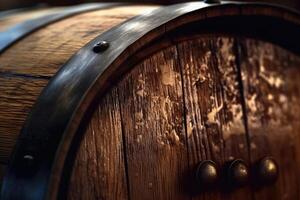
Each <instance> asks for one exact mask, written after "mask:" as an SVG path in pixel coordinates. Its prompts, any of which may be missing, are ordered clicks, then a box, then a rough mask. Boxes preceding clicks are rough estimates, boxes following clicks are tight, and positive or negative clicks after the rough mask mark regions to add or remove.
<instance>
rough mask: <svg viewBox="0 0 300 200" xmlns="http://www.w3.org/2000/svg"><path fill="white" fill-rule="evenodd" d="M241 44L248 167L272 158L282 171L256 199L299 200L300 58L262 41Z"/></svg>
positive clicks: (260, 191)
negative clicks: (249, 147)
mask: <svg viewBox="0 0 300 200" xmlns="http://www.w3.org/2000/svg"><path fill="white" fill-rule="evenodd" d="M240 44H241V47H240V52H241V69H242V77H243V83H244V94H245V98H246V107H247V117H248V126H249V135H250V137H251V145H250V146H251V156H252V162H256V161H257V160H259V159H261V158H262V157H263V156H273V157H274V158H275V159H276V160H277V162H278V164H279V167H280V177H279V180H278V182H277V183H276V184H275V185H274V186H269V187H266V188H261V189H259V188H258V189H257V191H256V193H255V197H256V199H278V200H279V199H287V200H289V199H290V200H293V199H299V198H300V196H299V192H300V183H299V180H300V179H299V178H300V174H299V173H300V172H299V168H300V165H299V164H300V160H299V156H300V154H299V153H300V136H299V130H300V115H299V113H300V104H299V102H300V83H299V80H300V68H299V66H300V58H299V56H296V55H294V54H292V53H290V52H288V51H286V50H284V49H282V48H279V47H276V46H274V45H272V44H268V43H264V42H260V41H254V40H250V39H245V40H242V41H241V43H240Z"/></svg>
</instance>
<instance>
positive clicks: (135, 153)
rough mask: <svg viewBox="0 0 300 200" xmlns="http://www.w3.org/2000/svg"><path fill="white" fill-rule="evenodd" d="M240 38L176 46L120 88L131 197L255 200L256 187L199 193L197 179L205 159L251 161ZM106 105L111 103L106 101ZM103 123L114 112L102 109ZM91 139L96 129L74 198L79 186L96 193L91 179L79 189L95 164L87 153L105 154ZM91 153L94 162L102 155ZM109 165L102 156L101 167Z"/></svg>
mask: <svg viewBox="0 0 300 200" xmlns="http://www.w3.org/2000/svg"><path fill="white" fill-rule="evenodd" d="M233 42H234V40H233V39H231V38H219V39H210V38H205V39H202V40H195V41H189V42H184V43H181V44H179V45H177V46H176V45H174V46H171V47H169V48H167V49H165V50H163V51H160V52H158V53H155V54H154V55H152V56H151V57H150V58H147V59H145V60H144V61H143V62H141V63H140V64H138V65H137V66H135V67H134V69H133V70H132V71H131V72H130V73H129V74H127V75H126V76H125V77H123V78H122V80H121V81H120V82H119V83H118V85H117V86H116V88H117V89H118V91H119V94H118V95H117V94H115V95H114V96H113V97H112V98H113V99H120V108H119V109H118V108H116V107H114V108H116V109H118V111H119V112H120V113H121V120H122V127H123V129H122V131H123V133H122V134H123V139H124V141H123V144H124V154H125V155H124V159H125V161H126V162H125V163H126V169H127V173H128V179H127V181H128V182H127V184H128V188H129V193H128V194H129V197H130V199H141V198H143V199H191V198H193V199H238V198H241V197H243V198H244V199H251V195H248V196H245V195H244V194H245V193H247V192H248V193H251V192H250V191H249V188H247V189H242V190H239V191H237V192H235V193H232V194H230V193H225V192H224V191H222V189H220V188H219V192H212V193H209V194H203V195H200V196H198V195H199V194H197V193H194V192H195V190H194V189H195V188H194V182H193V180H192V179H193V178H192V176H193V170H194V168H195V166H196V165H197V164H198V163H199V162H200V161H201V160H204V159H212V160H215V161H216V162H217V163H218V164H219V165H220V166H221V165H223V164H224V163H225V162H228V161H231V160H232V159H235V158H242V159H245V160H246V161H247V160H248V151H247V149H248V148H247V142H246V132H245V127H244V125H243V114H242V108H241V102H240V101H241V95H240V94H241V93H240V90H239V80H238V76H237V75H238V71H237V66H236V64H235V56H234V54H233V51H234V46H233V44H234V43H233ZM219 49H220V50H219ZM108 95H109V96H110V95H111V94H108ZM113 102H114V101H112V104H113ZM103 107H107V105H106V104H103V103H100V104H99V108H103ZM110 108H113V107H112V106H110ZM96 112H97V111H96ZM111 112H116V111H111ZM99 117H103V119H101V118H99ZM95 120H96V121H99V122H98V123H99V124H101V123H103V121H105V120H106V117H104V116H99V115H96V114H94V116H93V118H92V121H91V123H90V125H89V127H91V126H92V124H93V121H95ZM95 132H97V133H98V134H97V135H98V136H99V138H98V137H97V140H101V138H100V137H103V134H104V133H105V132H106V131H105V129H102V128H101V127H100V126H99V129H98V130H96V131H95ZM101 132H102V133H101ZM106 137H111V136H108V135H106ZM91 139H92V138H90V132H89V128H88V129H87V132H86V133H85V135H84V140H83V142H82V143H81V146H80V149H79V153H78V154H77V158H76V162H75V166H74V170H73V174H72V179H71V180H72V181H71V182H70V190H69V199H74V194H73V193H74V191H77V193H76V195H75V196H77V198H83V197H84V196H85V195H87V194H86V193H87V191H88V193H90V190H88V189H87V188H86V187H90V186H89V185H88V184H87V185H83V187H81V188H78V184H80V183H82V181H80V180H78V179H76V177H81V176H82V174H81V173H82V172H81V171H80V169H82V168H85V167H88V166H87V163H88V162H80V161H81V160H83V159H85V157H84V152H87V151H98V150H96V149H95V147H94V146H93V144H92V143H89V142H87V140H91ZM102 140H103V138H102ZM119 142H121V141H119ZM106 145H108V144H106ZM119 145H120V144H119ZM116 146H118V145H116ZM98 148H100V147H98ZM102 148H104V149H105V148H107V147H106V146H104V147H102ZM91 155H93V157H90V158H89V160H90V162H92V161H93V160H94V159H96V158H95V156H96V155H97V154H95V153H92V154H91ZM106 162H107V161H105V159H102V160H100V159H98V163H99V164H100V163H101V165H105V164H103V163H106ZM115 162H116V161H115ZM116 164H117V163H116ZM99 167H100V166H99ZM99 169H100V168H99ZM99 169H98V170H99ZM83 173H84V172H83ZM115 181H116V180H114V179H111V180H110V181H109V182H106V183H108V184H112V185H114V184H115ZM98 184H99V183H98ZM85 186H86V187H85ZM99 187H101V185H99ZM75 188H77V190H76V189H75ZM106 192H107V191H105V193H106ZM93 194H94V195H96V194H97V192H94V193H93Z"/></svg>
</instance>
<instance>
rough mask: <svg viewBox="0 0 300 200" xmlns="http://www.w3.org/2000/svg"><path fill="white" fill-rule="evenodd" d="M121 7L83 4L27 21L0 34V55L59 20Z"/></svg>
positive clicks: (110, 4) (107, 4)
mask: <svg viewBox="0 0 300 200" xmlns="http://www.w3.org/2000/svg"><path fill="white" fill-rule="evenodd" d="M117 5H121V4H120V3H94V4H83V5H79V6H72V7H68V8H66V9H65V10H63V11H59V12H58V13H54V14H53V13H52V14H48V15H45V16H42V17H38V18H35V19H31V20H27V21H25V22H22V23H20V24H17V25H15V26H13V27H11V28H9V29H7V30H6V31H3V32H0V53H2V52H3V51H5V50H6V49H7V48H8V47H9V46H11V45H12V44H14V43H15V42H17V41H19V40H20V39H22V38H24V37H25V36H26V35H28V34H30V33H32V32H34V31H36V30H38V29H40V28H42V27H44V26H47V25H49V24H51V23H54V22H57V21H59V20H62V19H65V18H67V17H71V16H74V15H77V14H81V13H84V12H88V11H93V10H99V9H106V8H110V7H114V6H117Z"/></svg>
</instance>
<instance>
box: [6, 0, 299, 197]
mask: <svg viewBox="0 0 300 200" xmlns="http://www.w3.org/2000/svg"><path fill="white" fill-rule="evenodd" d="M225 8H233V9H236V10H237V12H238V13H235V14H234V13H227V15H238V16H239V15H249V14H251V13H248V12H247V9H249V8H261V10H260V9H257V11H256V13H255V14H260V15H263V16H266V17H270V15H273V16H274V17H275V18H279V19H284V20H286V21H290V22H293V23H294V25H295V26H297V27H298V26H299V25H300V20H299V19H300V15H299V14H298V13H295V12H292V11H290V10H287V9H285V8H282V7H281V6H274V5H269V4H262V3H238V2H222V3H221V4H205V3H202V2H196V3H182V4H176V5H171V6H166V7H161V8H159V9H156V10H154V11H152V12H150V13H146V14H143V15H141V16H138V17H134V18H132V19H130V20H128V21H126V22H125V23H122V24H120V25H118V26H116V27H114V28H112V29H110V30H108V31H107V32H105V33H103V34H101V35H100V36H98V37H96V38H95V39H93V40H92V41H91V42H89V43H88V44H87V45H86V46H84V47H83V48H82V49H80V50H79V51H78V52H77V53H76V54H75V55H74V56H73V57H71V58H70V60H69V61H68V62H67V63H66V64H64V66H63V67H62V68H61V69H60V70H59V71H58V73H57V74H56V75H55V76H54V77H53V78H52V79H51V80H50V82H49V84H48V85H47V86H46V87H45V88H44V90H43V91H42V93H41V95H40V96H39V98H38V100H37V102H36V104H35V105H34V107H33V109H32V111H31V113H30V115H29V116H28V118H27V120H26V122H25V124H24V127H23V129H22V131H21V133H20V136H19V139H18V141H17V145H16V147H15V149H14V154H13V157H12V159H11V162H10V165H9V169H8V171H7V173H6V175H5V177H4V182H3V188H2V193H1V195H2V199H4V200H5V199H17V198H18V197H22V199H24V200H26V199H43V198H45V197H47V198H49V199H52V198H56V195H58V187H59V184H60V182H61V180H60V179H61V175H62V171H63V168H64V166H65V160H66V156H67V154H68V150H69V148H70V145H71V143H72V139H73V138H74V135H75V134H76V132H77V128H78V127H79V125H80V122H81V120H82V118H83V115H84V113H85V111H86V109H87V107H88V106H89V104H90V102H91V101H92V100H93V99H94V97H95V95H96V94H99V92H101V91H104V90H105V88H106V87H107V85H108V83H109V82H111V81H112V74H113V73H114V72H115V71H116V70H117V69H118V68H120V67H121V65H122V63H124V62H125V61H126V60H127V59H128V58H129V57H130V56H132V55H133V54H134V53H135V52H137V51H139V50H141V49H143V48H144V47H145V46H146V45H148V44H150V43H151V42H152V41H154V40H156V39H157V38H159V37H162V35H165V34H167V33H168V32H171V31H173V30H175V29H177V28H180V27H181V26H183V25H185V24H188V23H191V22H192V21H196V20H207V19H209V18H215V17H222V16H224V13H222V12H218V11H220V10H224V9H225ZM218 9H220V10H218ZM264 9H267V10H268V11H270V12H269V13H267V14H266V13H265V10H264ZM205 11H206V13H205ZM212 11H213V12H212ZM199 13H200V15H199ZM194 14H196V15H197V16H198V18H192V17H191V18H188V17H189V16H194ZM252 15H254V14H253V13H252ZM181 19H185V20H181ZM186 19H188V20H186ZM141 27H142V28H141ZM282 37H283V36H282ZM101 41H107V42H108V43H109V46H107V49H104V50H103V51H102V52H96V53H95V52H94V51H93V49H94V47H95V45H97V44H98V43H99V42H101ZM120 44H122V45H120ZM297 48H299V47H297ZM128 52H129V53H128ZM28 166H29V167H28ZM32 194H34V196H32ZM11 195H12V196H11Z"/></svg>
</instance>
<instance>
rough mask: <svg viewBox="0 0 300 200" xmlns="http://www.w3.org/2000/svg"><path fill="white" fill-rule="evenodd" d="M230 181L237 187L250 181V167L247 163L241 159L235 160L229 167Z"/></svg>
mask: <svg viewBox="0 0 300 200" xmlns="http://www.w3.org/2000/svg"><path fill="white" fill-rule="evenodd" d="M228 179H229V182H230V183H231V184H232V185H234V186H237V187H241V186H244V185H246V184H247V183H248V181H249V168H248V166H247V164H246V163H245V162H244V161H243V160H240V159H237V160H234V161H232V162H231V164H230V165H229V169H228Z"/></svg>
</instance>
